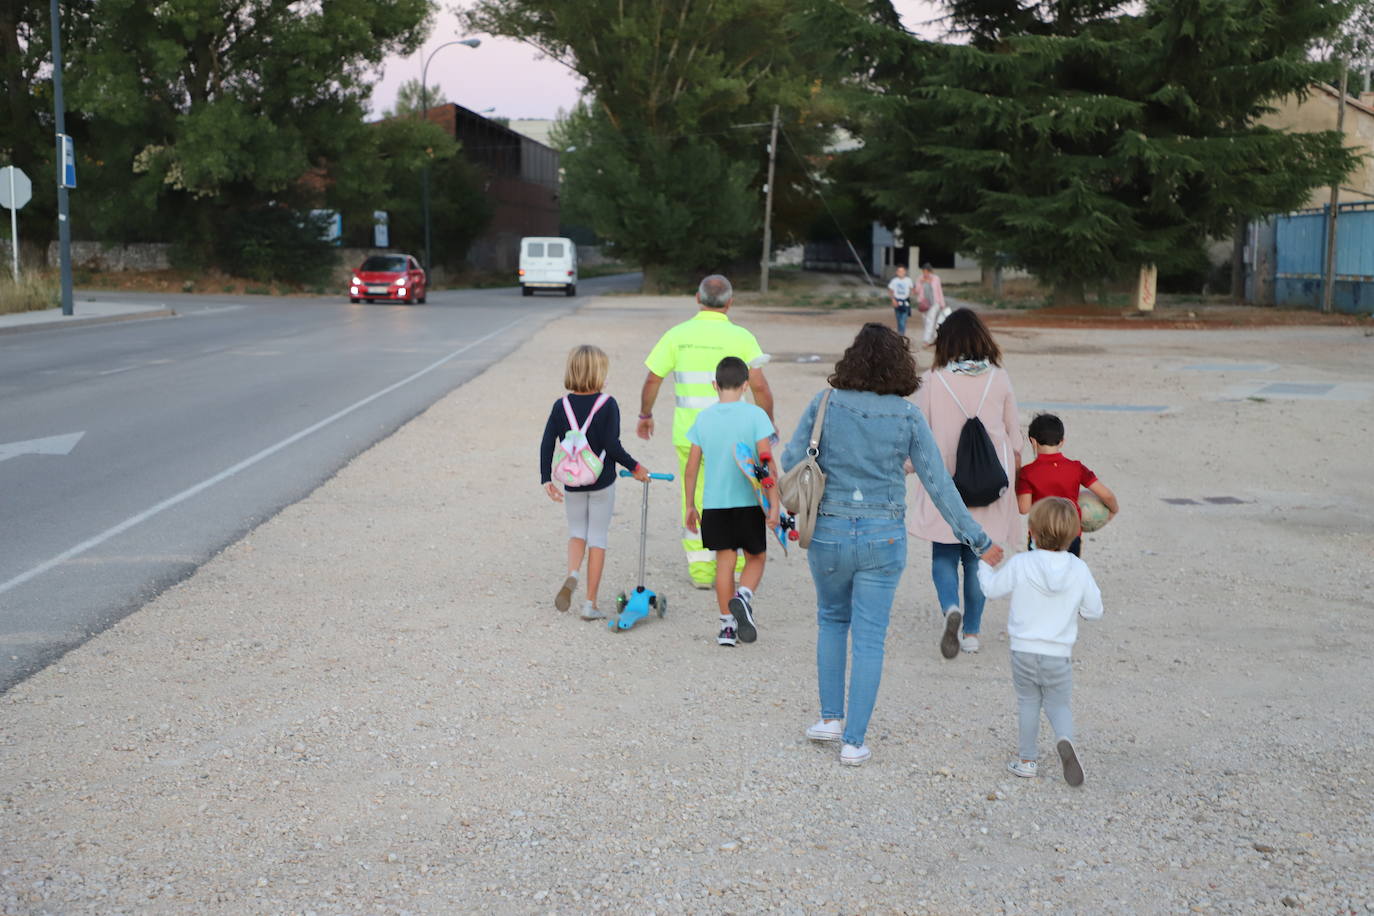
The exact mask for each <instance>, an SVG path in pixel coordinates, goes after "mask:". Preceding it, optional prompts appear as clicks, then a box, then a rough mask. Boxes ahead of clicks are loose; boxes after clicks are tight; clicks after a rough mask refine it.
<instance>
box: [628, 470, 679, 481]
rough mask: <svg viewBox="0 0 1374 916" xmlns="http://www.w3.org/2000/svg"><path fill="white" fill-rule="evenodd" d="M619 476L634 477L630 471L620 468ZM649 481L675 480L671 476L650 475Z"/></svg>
mask: <svg viewBox="0 0 1374 916" xmlns="http://www.w3.org/2000/svg"><path fill="white" fill-rule="evenodd" d="M620 476H621V477H633V476H635V475H634V474H633V473H631V472H630V471H627V470H625V469H624V468H621V469H620ZM649 479H650V480H673V479H675V478H674V477H673V475H672V474H650V475H649Z"/></svg>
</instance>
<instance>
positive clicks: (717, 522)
mask: <svg viewBox="0 0 1374 916" xmlns="http://www.w3.org/2000/svg"><path fill="white" fill-rule="evenodd" d="M767 524H768V519H767V518H765V517H764V514H763V510H762V509H760V508H759V507H758V506H740V507H738V508H734V509H706V510H704V511H703V512H702V513H701V543H702V546H704V547H705V548H706V549H707V550H743V551H744V552H745V553H752V554H760V553H763V552H764V551H766V550H767V549H768V530H767Z"/></svg>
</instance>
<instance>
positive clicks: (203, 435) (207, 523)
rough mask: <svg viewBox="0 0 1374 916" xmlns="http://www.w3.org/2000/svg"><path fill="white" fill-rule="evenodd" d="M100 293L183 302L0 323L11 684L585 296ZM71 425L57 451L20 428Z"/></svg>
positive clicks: (1, 507) (593, 289)
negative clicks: (68, 320)
mask: <svg viewBox="0 0 1374 916" xmlns="http://www.w3.org/2000/svg"><path fill="white" fill-rule="evenodd" d="M638 282H639V281H638V277H637V276H628V277H608V278H602V279H598V280H586V281H583V282H581V283H579V284H578V286H579V289H580V290H581V291H582V292H583V294H584V295H586V294H591V295H594V294H596V293H599V292H603V291H606V290H609V289H617V288H626V289H629V288H634V287H635V286H637V284H638ZM96 295H98V296H99V298H100V299H105V300H109V299H119V298H124V299H128V300H130V301H138V302H156V303H166V304H167V305H169V306H170V307H172V308H173V309H175V310H176V311H177V312H178V313H179V314H178V317H175V318H161V319H150V320H145V321H127V322H120V323H116V324H108V325H97V326H86V327H73V328H57V329H52V330H43V331H30V332H26V333H21V334H13V335H5V336H2V337H0V690H4V689H7V688H9V687H10V686H12V685H13V684H15V683H17V682H18V681H20V680H22V679H23V678H25V677H27V676H28V675H29V674H31V673H33V672H34V671H36V670H38V669H40V668H41V667H43V666H44V665H46V664H49V663H50V662H52V661H53V660H54V659H56V658H58V657H60V656H61V655H62V654H63V653H64V652H66V651H67V650H68V649H70V648H72V647H73V646H76V645H79V644H80V643H82V642H83V641H85V640H86V639H89V638H90V637H91V636H93V635H95V634H96V633H98V632H100V631H101V630H103V629H105V628H106V627H108V626H110V625H111V624H113V623H115V622H116V621H118V620H120V619H121V618H122V617H124V616H126V615H127V614H129V613H131V612H133V611H135V610H137V609H138V608H139V607H141V606H142V605H143V604H144V603H146V602H147V601H148V600H149V599H150V598H152V597H153V596H154V595H156V594H157V593H159V592H160V591H162V590H163V589H165V588H167V587H168V586H169V585H171V584H173V583H175V582H177V581H179V580H181V579H183V578H185V577H186V576H188V575H189V574H190V573H192V572H193V571H194V570H195V569H196V568H198V567H199V566H200V565H201V564H202V563H204V562H205V561H206V560H207V559H208V558H210V557H211V556H213V555H214V554H215V553H216V552H217V551H219V550H220V549H222V548H223V547H224V546H226V545H227V544H230V543H232V542H233V541H234V540H236V539H237V538H239V537H240V536H242V535H243V534H244V533H245V532H247V531H249V530H251V529H252V528H253V527H255V526H257V525H258V524H260V523H261V522H263V521H264V520H266V519H268V518H270V517H271V516H273V515H274V514H276V513H277V512H278V511H280V510H281V509H282V508H284V507H285V506H288V505H290V504H291V503H293V502H296V501H297V500H299V499H301V498H302V497H303V496H305V495H306V494H308V493H309V492H310V491H311V490H313V489H314V488H315V487H316V486H318V485H319V484H320V483H321V482H323V481H324V480H326V479H327V478H328V477H330V476H331V475H332V474H333V473H334V472H335V471H337V470H338V469H339V468H340V467H342V466H343V465H344V464H345V463H347V462H348V460H349V459H350V458H352V457H353V456H354V455H356V454H358V453H359V452H361V451H363V450H364V449H366V448H367V447H369V446H370V445H372V444H373V443H374V442H376V441H378V440H379V439H382V438H384V437H386V436H387V435H389V434H390V433H391V432H392V431H393V430H395V429H396V428H397V427H398V426H400V425H401V424H403V423H404V422H405V421H407V420H409V419H410V418H412V417H414V416H415V415H416V414H418V413H420V412H421V411H423V410H424V409H425V408H426V407H428V406H429V405H430V404H432V403H434V401H436V400H437V399H439V398H440V397H442V396H443V395H444V394H446V393H448V392H449V391H451V390H453V389H454V388H455V387H457V386H458V385H461V384H462V383H463V382H465V381H467V380H468V379H470V378H472V377H473V376H474V375H476V374H478V373H479V372H481V371H482V370H483V369H484V368H486V367H487V366H488V365H490V364H491V363H492V362H494V361H496V360H499V359H501V358H502V357H503V356H505V355H507V354H508V353H510V352H511V351H512V350H514V349H515V348H516V347H517V346H518V345H519V344H520V343H521V342H523V341H524V340H525V339H526V338H527V337H528V336H529V335H530V334H531V333H533V332H534V331H535V330H536V329H537V328H538V327H540V326H541V325H542V324H543V323H544V322H546V321H548V320H549V319H551V318H553V317H557V316H561V315H564V314H567V313H568V312H569V311H570V310H572V309H574V308H576V307H577V305H578V303H579V301H580V298H581V297H578V298H572V299H569V298H565V297H563V296H561V295H539V296H535V297H533V298H524V297H522V296H520V294H519V291H518V290H517V289H513V288H512V289H499V290H465V291H449V292H436V293H431V294H430V296H429V304H428V305H417V306H401V305H396V306H392V305H381V304H377V305H365V304H359V305H350V304H349V303H348V302H347V300H346V299H331V298H272V297H263V296H245V297H230V296H173V295H148V294H138V295H125V294H114V293H103V292H102V293H99V294H84V293H80V292H78V295H77V311H78V312H79V311H80V303H81V300H82V298H86V297H88V296H96ZM78 433H79V434H81V435H80V436H79V437H77V435H76V434H78ZM454 435H455V436H458V435H460V433H459V431H455V433H454ZM59 436H67V437H68V438H67V439H65V440H59V441H57V442H54V443H49V450H50V452H53V453H50V454H26V453H23V452H26V451H27V448H26V447H15V443H20V442H27V441H30V440H37V439H49V438H52V437H59ZM73 441H74V443H75V444H74V445H72V443H73ZM68 446H71V449H70V452H69V453H68V454H60V452H61V451H62V450H63V449H65V448H67V447H68ZM531 448H533V445H531ZM16 453H19V454H16ZM531 454H533V452H531ZM404 472H405V469H404V468H398V469H397V473H404Z"/></svg>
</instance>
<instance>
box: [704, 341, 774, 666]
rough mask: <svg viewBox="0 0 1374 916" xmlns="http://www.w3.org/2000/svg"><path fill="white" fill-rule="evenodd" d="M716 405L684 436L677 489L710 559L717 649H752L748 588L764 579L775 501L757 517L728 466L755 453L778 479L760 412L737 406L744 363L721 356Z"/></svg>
mask: <svg viewBox="0 0 1374 916" xmlns="http://www.w3.org/2000/svg"><path fill="white" fill-rule="evenodd" d="M712 384H713V385H714V386H715V389H716V393H717V394H718V395H719V396H720V403H718V404H715V405H713V406H711V407H708V408H706V409H705V410H703V411H702V412H701V413H699V414H698V415H697V418H696V422H695V423H693V424H692V427H691V429H689V430H687V441H688V442H690V443H691V444H692V450H691V452H690V453H689V454H688V456H687V468H686V470H685V472H684V473H683V477H682V485H683V489H684V492H685V493H686V494H687V496H686V499H687V505H688V511H687V529H688V530H689V531H691V532H693V533H695V532H697V531H698V530H700V531H701V542H702V544H703V546H705V547H706V549H707V550H714V551H715V552H716V602H717V603H718V604H719V605H720V633H719V634H718V635H717V636H716V642H717V643H718V644H719V645H722V646H733V645H735V644H736V641H737V639H738V640H743V641H744V642H753V641H754V640H755V639H757V638H758V630H757V628H756V627H755V626H754V607H753V599H754V589H756V588H758V586H759V580H760V579H762V578H763V566H764V563H765V562H766V561H767V559H768V555H767V551H768V531H769V529H770V528H773V527H774V526H776V525H777V524H778V513H779V511H780V508H779V504H778V500H777V498H776V497H775V498H773V499H771V500H769V505H770V508H769V516H768V518H766V519H765V518H764V515H763V509H762V508H760V506H759V498H758V494H757V493H756V492H755V490H754V485H753V484H752V483H750V482H749V479H748V478H747V477H745V476H744V473H743V472H742V471H741V470H740V468H739V465H738V464H737V463H736V461H735V447H736V446H737V445H739V444H740V443H743V444H745V445H747V446H748V447H749V448H750V449H751V450H752V451H754V455H755V458H758V459H761V460H762V461H763V462H764V463H766V464H767V465H768V471H769V474H770V475H771V476H772V478H773V479H774V480H776V479H777V478H778V465H777V462H775V461H774V460H773V456H772V455H771V454H769V440H770V439H771V438H772V436H773V421H771V420H769V419H768V414H766V413H764V412H763V410H762V409H761V408H759V407H756V406H755V405H753V404H750V403H748V402H747V401H745V400H744V392H745V389H746V388H748V387H749V367H748V366H747V365H746V364H745V362H744V360H742V359H739V358H738V357H735V356H727V357H725V359H722V360H721V361H720V363H719V364H718V365H717V366H716V380H715V382H713V383H712ZM703 459H705V462H706V486H705V488H704V491H703V494H702V505H701V506H697V505H696V498H695V497H696V492H697V475H698V474H700V473H701V464H702V460H703ZM741 550H742V551H744V569H743V570H742V571H741V572H740V577H739V587H738V588H736V587H735V557H736V555H737V552H738V551H741Z"/></svg>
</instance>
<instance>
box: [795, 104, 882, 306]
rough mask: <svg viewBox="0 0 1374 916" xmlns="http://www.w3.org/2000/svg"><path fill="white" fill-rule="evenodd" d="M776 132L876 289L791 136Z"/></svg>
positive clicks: (870, 283)
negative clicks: (785, 143) (795, 159)
mask: <svg viewBox="0 0 1374 916" xmlns="http://www.w3.org/2000/svg"><path fill="white" fill-rule="evenodd" d="M778 132H779V133H781V134H782V138H783V139H784V140H786V141H787V148H788V149H790V150H791V151H792V155H793V156H796V157H797V162H798V163H799V164H800V165H801V169H802V174H803V175H805V176H806V178H807V180H808V181H810V182H811V187H813V188H815V189H816V196H817V197H819V198H820V199H821V205H822V206H824V207H825V212H826V213H829V214H830V219H831V221H832V222H834V224H835V228H836V229H838V230H839V232H840V238H842V239H844V243H845V244H846V245H848V246H849V253H850V254H852V255H853V256H854V263H855V264H858V265H859V270H861V271H863V275H864V279H865V280H867V281H868V285H869V286H871V287H873V288H874V289H877V288H878V286H877V284H876V283H874V282H873V277H872V276H870V275H869V273H868V268H867V267H865V266H864V262H863V259H862V258H860V257H859V251H858V249H856V248H855V247H854V243H853V242H851V241H850V240H849V236H848V235H846V234H845V231H844V227H843V226H841V225H840V220H839V217H837V216H836V215H835V211H834V210H832V209H830V202H829V201H828V200H826V199H825V192H824V191H822V190H821V186H820V183H819V182H817V181H816V179H815V177H814V176H812V174H811V168H810V166H809V165H808V164H807V161H806V160H805V159H804V158H802V154H801V153H799V152H797V148H796V146H794V145H793V144H792V138H791V137H790V136H788V134H787V131H785V130H782V129H781V128H779V129H778Z"/></svg>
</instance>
